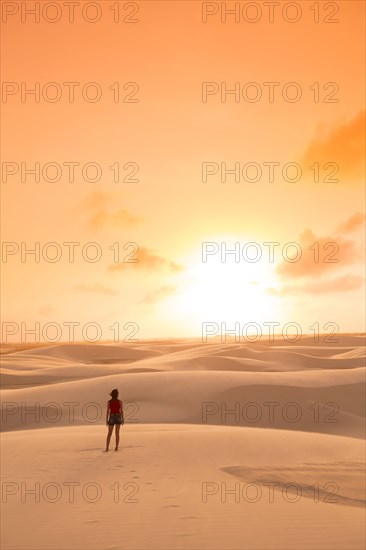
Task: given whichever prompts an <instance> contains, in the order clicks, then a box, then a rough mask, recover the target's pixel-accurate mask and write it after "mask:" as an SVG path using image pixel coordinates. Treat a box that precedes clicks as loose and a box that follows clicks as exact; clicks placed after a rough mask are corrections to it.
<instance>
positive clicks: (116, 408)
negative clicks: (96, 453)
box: [105, 390, 125, 452]
mask: <svg viewBox="0 0 366 550" xmlns="http://www.w3.org/2000/svg"><path fill="white" fill-rule="evenodd" d="M109 395H110V396H111V397H112V399H110V400H109V401H108V403H107V417H106V424H107V426H108V435H107V441H106V448H105V452H107V451H109V443H110V440H111V437H112V433H113V428H114V426H116V448H115V449H114V450H115V451H118V444H119V430H120V427H121V424H124V423H125V419H124V417H123V403H122V401H121V400H120V399H118V390H112V391H111V393H110V394H109Z"/></svg>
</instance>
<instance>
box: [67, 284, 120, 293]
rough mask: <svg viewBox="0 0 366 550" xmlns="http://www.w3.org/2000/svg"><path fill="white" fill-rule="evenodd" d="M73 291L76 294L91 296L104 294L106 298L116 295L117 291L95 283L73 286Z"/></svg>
mask: <svg viewBox="0 0 366 550" xmlns="http://www.w3.org/2000/svg"><path fill="white" fill-rule="evenodd" d="M74 290H76V291H78V292H90V293H93V294H105V295H108V296H115V295H116V294H118V291H117V290H113V289H112V288H108V287H105V286H103V285H101V284H99V283H95V284H94V285H75V286H74Z"/></svg>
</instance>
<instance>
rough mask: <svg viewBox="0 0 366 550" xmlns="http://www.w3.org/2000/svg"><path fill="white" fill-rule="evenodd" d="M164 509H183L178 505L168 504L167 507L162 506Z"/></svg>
mask: <svg viewBox="0 0 366 550" xmlns="http://www.w3.org/2000/svg"><path fill="white" fill-rule="evenodd" d="M173 498H174V497H173ZM162 508H181V506H179V505H178V504H167V505H166V506H162Z"/></svg>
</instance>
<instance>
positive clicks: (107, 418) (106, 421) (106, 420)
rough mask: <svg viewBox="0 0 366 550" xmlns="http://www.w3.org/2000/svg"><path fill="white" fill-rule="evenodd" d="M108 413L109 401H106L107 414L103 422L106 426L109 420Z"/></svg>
mask: <svg viewBox="0 0 366 550" xmlns="http://www.w3.org/2000/svg"><path fill="white" fill-rule="evenodd" d="M109 413H110V410H109V401H107V416H106V419H105V423H106V424H107V426H108V420H109Z"/></svg>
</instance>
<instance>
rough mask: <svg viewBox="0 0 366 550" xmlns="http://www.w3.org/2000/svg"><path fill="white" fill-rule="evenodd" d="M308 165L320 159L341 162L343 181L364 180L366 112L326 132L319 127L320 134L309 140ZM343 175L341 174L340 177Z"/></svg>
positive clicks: (323, 162)
mask: <svg viewBox="0 0 366 550" xmlns="http://www.w3.org/2000/svg"><path fill="white" fill-rule="evenodd" d="M301 162H302V165H303V166H304V167H307V168H308V167H309V166H311V165H312V164H313V163H314V162H319V163H320V165H321V166H323V165H324V164H326V163H327V162H335V163H336V164H338V165H339V168H340V170H339V175H338V176H337V177H338V179H339V180H340V183H343V184H346V185H347V184H348V185H349V184H350V183H354V182H357V181H363V180H364V177H365V111H364V110H363V111H360V112H359V113H358V114H357V115H356V116H355V117H354V118H352V119H351V120H349V121H347V122H343V123H339V124H338V125H336V126H334V127H333V128H331V129H330V130H329V131H328V132H327V133H326V134H325V135H324V128H323V127H322V126H320V127H319V128H318V132H317V136H316V137H314V139H313V140H312V141H311V142H310V143H309V145H308V147H307V149H306V151H305V153H304V155H303V158H302V161H301ZM339 176H340V177H339Z"/></svg>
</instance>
